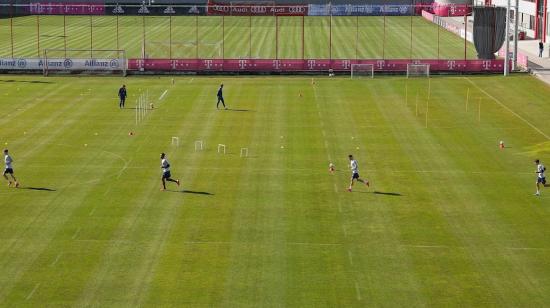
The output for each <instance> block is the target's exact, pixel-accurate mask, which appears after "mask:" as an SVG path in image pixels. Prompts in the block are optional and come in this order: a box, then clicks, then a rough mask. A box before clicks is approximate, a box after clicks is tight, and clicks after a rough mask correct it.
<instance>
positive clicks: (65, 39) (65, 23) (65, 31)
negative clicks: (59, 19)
mask: <svg viewBox="0 0 550 308" xmlns="http://www.w3.org/2000/svg"><path fill="white" fill-rule="evenodd" d="M63 46H64V49H65V58H67V15H63Z"/></svg>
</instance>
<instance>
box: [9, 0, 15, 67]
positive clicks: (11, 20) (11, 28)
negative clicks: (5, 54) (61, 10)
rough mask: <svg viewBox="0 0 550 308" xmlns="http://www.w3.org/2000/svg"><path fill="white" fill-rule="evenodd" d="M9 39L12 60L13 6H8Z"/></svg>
mask: <svg viewBox="0 0 550 308" xmlns="http://www.w3.org/2000/svg"><path fill="white" fill-rule="evenodd" d="M10 39H11V58H12V59H13V58H14V57H13V4H10Z"/></svg>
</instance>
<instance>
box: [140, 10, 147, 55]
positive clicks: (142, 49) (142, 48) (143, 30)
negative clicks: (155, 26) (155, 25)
mask: <svg viewBox="0 0 550 308" xmlns="http://www.w3.org/2000/svg"><path fill="white" fill-rule="evenodd" d="M141 28H142V32H143V33H142V42H143V45H142V47H141V53H142V56H143V59H145V53H146V50H145V16H142V18H141Z"/></svg>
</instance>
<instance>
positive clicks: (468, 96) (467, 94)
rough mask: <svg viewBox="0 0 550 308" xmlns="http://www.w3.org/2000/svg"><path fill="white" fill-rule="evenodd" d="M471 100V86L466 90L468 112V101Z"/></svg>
mask: <svg viewBox="0 0 550 308" xmlns="http://www.w3.org/2000/svg"><path fill="white" fill-rule="evenodd" d="M469 102H470V88H468V91H467V92H466V112H468V103H469Z"/></svg>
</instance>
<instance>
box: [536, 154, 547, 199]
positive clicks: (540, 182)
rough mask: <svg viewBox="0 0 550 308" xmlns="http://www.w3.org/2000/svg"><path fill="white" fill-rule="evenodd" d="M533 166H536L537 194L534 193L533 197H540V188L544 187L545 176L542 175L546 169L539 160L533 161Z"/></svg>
mask: <svg viewBox="0 0 550 308" xmlns="http://www.w3.org/2000/svg"><path fill="white" fill-rule="evenodd" d="M535 164H536V165H537V171H535V172H536V173H537V192H536V193H535V196H540V186H541V185H542V187H546V176H545V175H544V172H545V171H546V167H544V165H543V164H542V163H541V162H540V160H538V159H537V160H535Z"/></svg>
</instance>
